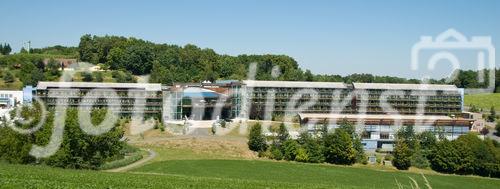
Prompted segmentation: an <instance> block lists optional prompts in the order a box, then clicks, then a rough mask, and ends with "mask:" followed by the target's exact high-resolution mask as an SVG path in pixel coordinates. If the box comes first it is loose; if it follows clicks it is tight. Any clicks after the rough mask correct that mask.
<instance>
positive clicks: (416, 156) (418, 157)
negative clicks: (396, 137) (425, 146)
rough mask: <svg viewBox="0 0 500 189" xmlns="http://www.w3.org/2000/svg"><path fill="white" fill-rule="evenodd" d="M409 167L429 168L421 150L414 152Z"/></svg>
mask: <svg viewBox="0 0 500 189" xmlns="http://www.w3.org/2000/svg"><path fill="white" fill-rule="evenodd" d="M411 165H412V166H415V167H417V168H420V169H425V168H427V167H429V160H427V158H425V156H424V154H423V153H422V150H416V151H415V152H414V153H413V156H412V158H411Z"/></svg>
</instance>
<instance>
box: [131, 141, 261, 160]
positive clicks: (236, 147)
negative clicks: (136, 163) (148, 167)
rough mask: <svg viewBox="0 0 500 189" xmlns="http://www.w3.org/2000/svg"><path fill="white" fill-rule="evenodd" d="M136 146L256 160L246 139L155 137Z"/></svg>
mask: <svg viewBox="0 0 500 189" xmlns="http://www.w3.org/2000/svg"><path fill="white" fill-rule="evenodd" d="M131 142H132V143H134V145H138V146H143V147H156V148H166V149H182V150H189V151H191V152H192V153H194V154H195V155H196V156H199V157H206V158H239V159H240V158H241V159H256V158H257V155H256V153H255V152H252V151H250V150H249V149H248V146H247V141H246V139H245V138H235V137H218V136H213V137H187V136H177V137H168V138H166V137H161V138H158V137H154V138H146V137H145V138H144V139H143V140H138V141H131Z"/></svg>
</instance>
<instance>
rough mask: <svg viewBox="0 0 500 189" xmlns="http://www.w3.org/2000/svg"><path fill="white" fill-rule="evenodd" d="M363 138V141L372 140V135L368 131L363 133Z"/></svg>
mask: <svg viewBox="0 0 500 189" xmlns="http://www.w3.org/2000/svg"><path fill="white" fill-rule="evenodd" d="M361 138H362V139H370V138H371V133H370V132H367V131H363V133H361Z"/></svg>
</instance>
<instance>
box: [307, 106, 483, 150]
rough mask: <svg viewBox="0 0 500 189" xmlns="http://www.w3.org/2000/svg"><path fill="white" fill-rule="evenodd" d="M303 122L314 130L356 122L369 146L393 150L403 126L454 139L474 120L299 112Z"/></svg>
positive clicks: (466, 129)
mask: <svg viewBox="0 0 500 189" xmlns="http://www.w3.org/2000/svg"><path fill="white" fill-rule="evenodd" d="M299 117H300V123H301V126H302V127H304V128H307V129H308V130H309V131H310V132H314V131H315V130H316V129H317V128H318V127H320V126H323V125H327V126H328V128H329V129H336V128H338V127H339V125H340V124H341V123H343V122H348V123H351V124H353V125H355V126H356V130H357V132H358V133H361V139H362V143H363V145H364V147H365V149H367V150H375V149H385V150H388V151H391V150H392V147H393V143H394V140H395V137H396V133H397V131H398V130H399V129H401V128H402V127H407V126H410V125H411V126H413V128H414V130H415V132H417V133H420V132H424V131H431V132H433V133H434V134H435V135H436V137H444V138H446V139H448V140H454V139H456V138H457V137H459V136H460V135H463V134H466V133H467V132H469V131H470V129H471V127H472V125H473V123H474V120H473V119H466V118H460V117H457V118H452V117H449V116H441V115H382V114H378V115H377V114H366V115H360V114H307V113H305V114H299Z"/></svg>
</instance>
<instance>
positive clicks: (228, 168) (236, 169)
mask: <svg viewBox="0 0 500 189" xmlns="http://www.w3.org/2000/svg"><path fill="white" fill-rule="evenodd" d="M134 171H136V172H146V173H157V174H167V175H184V176H194V177H204V178H218V179H221V180H224V179H238V180H239V179H241V180H251V181H262V182H283V183H290V184H301V185H303V186H308V185H309V186H329V187H330V188H332V187H333V188H396V185H395V184H396V180H398V182H400V183H402V184H403V185H406V186H407V187H408V188H410V186H409V184H408V183H409V181H410V178H409V177H412V178H413V179H415V180H416V181H417V182H418V183H419V186H421V187H422V188H424V186H425V181H424V179H423V177H421V175H419V174H415V173H408V172H398V171H378V170H371V169H366V168H359V167H344V166H332V165H314V164H303V163H291V162H272V161H260V160H173V161H165V162H156V163H152V164H149V165H146V166H144V167H142V168H138V169H136V170H134ZM426 178H427V179H428V180H429V182H430V184H431V186H432V187H433V188H491V187H494V186H498V185H499V184H500V180H495V179H484V178H472V177H463V176H448V175H446V176H445V175H432V174H431V175H426ZM272 187H274V186H272Z"/></svg>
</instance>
